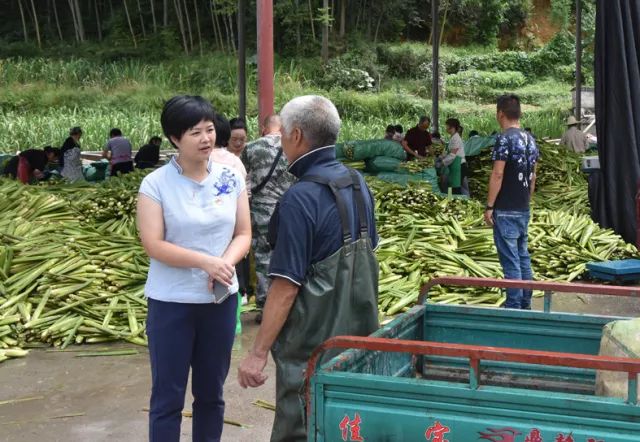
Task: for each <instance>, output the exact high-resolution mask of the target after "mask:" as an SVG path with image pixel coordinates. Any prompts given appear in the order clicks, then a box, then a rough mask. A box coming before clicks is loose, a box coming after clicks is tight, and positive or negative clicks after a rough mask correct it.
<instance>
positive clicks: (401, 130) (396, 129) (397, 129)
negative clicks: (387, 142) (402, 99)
mask: <svg viewBox="0 0 640 442" xmlns="http://www.w3.org/2000/svg"><path fill="white" fill-rule="evenodd" d="M393 129H394V130H395V131H396V132H398V133H399V134H401V133H403V132H404V129H403V127H402V125H401V124H396V125H395V126H393Z"/></svg>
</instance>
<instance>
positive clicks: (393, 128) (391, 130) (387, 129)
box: [385, 124, 396, 134]
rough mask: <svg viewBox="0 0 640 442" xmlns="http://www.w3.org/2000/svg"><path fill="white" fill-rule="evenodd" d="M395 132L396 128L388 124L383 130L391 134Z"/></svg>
mask: <svg viewBox="0 0 640 442" xmlns="http://www.w3.org/2000/svg"><path fill="white" fill-rule="evenodd" d="M395 131H396V127H395V126H394V125H393V124H390V125H388V126H387V128H386V129H385V132H387V133H389V134H392V133H394V132H395Z"/></svg>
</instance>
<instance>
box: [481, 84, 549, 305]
mask: <svg viewBox="0 0 640 442" xmlns="http://www.w3.org/2000/svg"><path fill="white" fill-rule="evenodd" d="M520 116H521V110H520V99H519V98H518V97H517V96H516V95H503V96H501V97H500V98H498V105H497V114H496V119H497V120H498V123H499V124H500V128H501V129H502V133H501V134H499V135H498V137H497V138H496V144H495V145H494V147H493V152H492V159H493V170H492V172H491V178H490V180H489V195H488V197H487V207H486V210H485V212H484V219H485V222H486V223H487V224H488V225H490V226H493V239H494V241H495V244H496V249H497V250H498V258H499V259H500V264H501V265H502V270H503V272H504V277H505V278H506V279H522V280H531V279H533V272H532V271H531V258H530V257H529V250H528V248H527V240H528V235H527V230H528V227H529V201H530V199H531V196H532V195H533V191H534V189H535V186H536V169H537V161H538V157H539V151H538V148H537V146H536V142H535V139H534V138H533V137H532V136H531V135H530V134H528V133H527V132H525V131H523V130H522V129H521V128H520ZM505 307H506V308H516V309H527V310H529V309H531V290H522V289H507V301H506V303H505Z"/></svg>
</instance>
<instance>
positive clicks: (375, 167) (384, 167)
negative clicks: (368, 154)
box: [365, 156, 402, 173]
mask: <svg viewBox="0 0 640 442" xmlns="http://www.w3.org/2000/svg"><path fill="white" fill-rule="evenodd" d="M365 164H366V168H365V170H366V171H367V172H371V173H378V172H395V171H396V170H397V169H398V166H400V164H402V160H399V159H397V158H393V157H386V156H385V157H375V158H368V159H366V160H365Z"/></svg>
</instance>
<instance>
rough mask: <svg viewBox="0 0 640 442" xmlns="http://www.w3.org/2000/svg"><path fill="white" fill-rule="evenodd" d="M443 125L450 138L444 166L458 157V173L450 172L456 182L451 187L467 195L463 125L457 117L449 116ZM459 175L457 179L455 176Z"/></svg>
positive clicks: (458, 192) (467, 173) (455, 191)
mask: <svg viewBox="0 0 640 442" xmlns="http://www.w3.org/2000/svg"><path fill="white" fill-rule="evenodd" d="M445 127H446V130H447V133H448V134H449V135H451V140H449V147H448V150H449V153H448V154H447V155H446V156H445V157H444V158H443V162H444V165H445V166H449V165H450V164H453V163H454V161H455V160H456V158H460V166H459V167H460V170H459V173H458V171H456V172H455V173H453V174H452V176H453V177H455V178H454V179H455V180H456V183H455V185H454V186H451V187H453V193H454V194H462V195H467V196H469V180H468V176H469V172H468V167H467V159H466V158H465V154H464V142H463V141H462V131H463V130H464V129H463V127H462V126H461V125H460V120H458V119H457V118H449V119H448V120H447V121H446V122H445ZM458 175H459V177H460V178H459V180H458V179H457V176H458Z"/></svg>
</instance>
